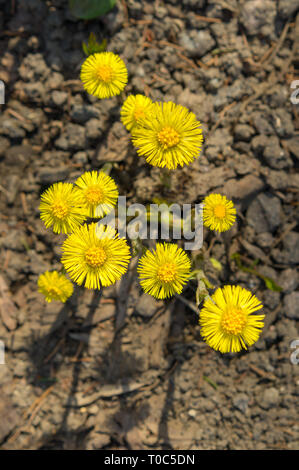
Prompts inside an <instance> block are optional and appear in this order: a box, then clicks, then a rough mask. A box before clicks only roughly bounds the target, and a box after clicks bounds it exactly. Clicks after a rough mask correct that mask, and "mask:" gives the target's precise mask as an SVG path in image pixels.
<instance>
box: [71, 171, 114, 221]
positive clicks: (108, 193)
mask: <svg viewBox="0 0 299 470" xmlns="http://www.w3.org/2000/svg"><path fill="white" fill-rule="evenodd" d="M76 185H77V186H78V187H79V191H80V192H81V195H82V199H83V207H84V211H85V213H86V215H87V216H88V217H103V216H104V215H105V214H108V213H109V212H111V210H112V209H113V207H114V206H115V204H116V201H117V198H118V190H117V186H116V184H115V182H114V180H113V179H112V178H110V176H108V175H106V173H104V172H103V171H99V172H98V171H87V172H86V173H84V174H83V175H82V176H80V178H78V179H77V181H76Z"/></svg>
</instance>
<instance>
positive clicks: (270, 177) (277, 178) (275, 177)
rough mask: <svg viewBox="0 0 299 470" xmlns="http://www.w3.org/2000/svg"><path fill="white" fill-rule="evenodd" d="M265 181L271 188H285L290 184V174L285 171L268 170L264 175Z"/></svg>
mask: <svg viewBox="0 0 299 470" xmlns="http://www.w3.org/2000/svg"><path fill="white" fill-rule="evenodd" d="M266 181H267V183H268V184H269V186H271V188H273V189H275V190H277V189H286V188H288V187H289V186H290V185H292V184H291V182H290V175H289V174H288V173H286V172H285V171H276V170H270V169H269V172H268V173H267V175H266Z"/></svg>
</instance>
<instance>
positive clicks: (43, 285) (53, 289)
mask: <svg viewBox="0 0 299 470" xmlns="http://www.w3.org/2000/svg"><path fill="white" fill-rule="evenodd" d="M37 285H38V291H39V292H40V293H41V294H43V295H44V296H45V298H46V301H47V302H52V300H59V301H60V302H65V301H66V300H67V299H68V298H69V297H71V295H72V293H73V291H74V286H73V284H72V282H71V281H70V280H69V279H68V278H67V277H66V276H65V275H64V274H62V273H59V272H58V271H51V272H50V271H46V272H45V273H43V274H41V275H40V276H39V278H38V281H37Z"/></svg>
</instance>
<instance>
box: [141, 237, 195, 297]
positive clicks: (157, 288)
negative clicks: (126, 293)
mask: <svg viewBox="0 0 299 470" xmlns="http://www.w3.org/2000/svg"><path fill="white" fill-rule="evenodd" d="M190 268H191V263H190V260H189V258H188V256H187V254H186V253H185V252H184V251H183V250H182V248H179V247H178V246H177V245H176V244H174V243H164V244H162V243H157V245H156V250H154V251H153V252H151V251H149V250H148V251H147V252H146V253H145V254H144V255H143V256H142V257H141V258H140V260H139V263H138V267H137V271H138V273H139V279H140V284H141V286H142V288H143V289H144V291H145V292H146V293H148V294H150V295H152V296H153V297H156V298H157V299H165V298H166V297H171V296H173V295H174V294H175V293H178V294H180V293H181V292H182V290H183V286H184V284H186V283H187V282H188V279H189V275H190Z"/></svg>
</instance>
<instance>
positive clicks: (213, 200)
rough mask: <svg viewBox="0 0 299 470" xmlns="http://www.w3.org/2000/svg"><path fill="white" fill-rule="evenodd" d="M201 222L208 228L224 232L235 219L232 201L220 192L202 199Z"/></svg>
mask: <svg viewBox="0 0 299 470" xmlns="http://www.w3.org/2000/svg"><path fill="white" fill-rule="evenodd" d="M203 204H204V207H203V223H204V225H205V226H206V227H208V228H209V229H210V230H216V231H217V232H225V231H226V230H229V229H230V228H231V227H232V225H233V224H234V223H235V220H236V209H235V207H234V204H233V202H232V201H230V200H229V199H227V198H226V196H222V195H221V194H210V195H209V196H207V197H205V199H204V201H203Z"/></svg>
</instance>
